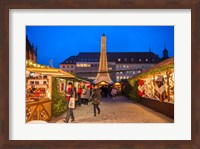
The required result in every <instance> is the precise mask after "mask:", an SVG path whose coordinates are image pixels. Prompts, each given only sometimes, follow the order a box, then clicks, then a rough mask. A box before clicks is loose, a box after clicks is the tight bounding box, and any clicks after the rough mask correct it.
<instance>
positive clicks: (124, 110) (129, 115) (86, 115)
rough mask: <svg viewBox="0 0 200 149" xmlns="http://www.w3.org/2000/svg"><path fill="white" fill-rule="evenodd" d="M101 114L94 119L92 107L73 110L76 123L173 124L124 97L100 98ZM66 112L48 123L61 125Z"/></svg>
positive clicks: (171, 120) (86, 106)
mask: <svg viewBox="0 0 200 149" xmlns="http://www.w3.org/2000/svg"><path fill="white" fill-rule="evenodd" d="M99 107H100V109H101V113H100V114H99V115H97V116H96V117H94V113H93V105H92V104H91V102H89V104H88V105H82V106H81V107H77V108H76V109H74V115H75V119H76V123H173V122H174V120H173V119H171V118H169V117H167V116H165V115H163V114H161V113H158V112H156V111H154V110H151V109H149V108H147V107H145V106H143V105H141V104H138V103H133V102H132V101H131V100H128V99H127V98H126V97H124V96H118V97H116V98H115V100H113V99H112V98H102V100H101V104H100V106H99ZM65 116H66V112H65V113H64V114H63V115H61V116H60V117H57V118H52V120H51V121H50V123H63V119H64V118H65Z"/></svg>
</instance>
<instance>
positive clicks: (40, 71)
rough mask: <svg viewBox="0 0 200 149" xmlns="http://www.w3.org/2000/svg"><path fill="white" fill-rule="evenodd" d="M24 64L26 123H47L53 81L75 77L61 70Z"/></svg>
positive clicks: (49, 114) (49, 115) (49, 113)
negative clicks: (35, 121) (36, 121)
mask: <svg viewBox="0 0 200 149" xmlns="http://www.w3.org/2000/svg"><path fill="white" fill-rule="evenodd" d="M26 64H27V65H26V122H29V121H32V120H43V121H49V120H50V119H51V116H52V114H51V107H52V82H53V79H54V78H57V77H61V78H75V76H74V75H72V74H70V73H68V72H65V71H63V70H61V69H56V68H50V67H47V66H44V65H39V64H36V63H32V62H31V64H30V63H29V62H27V63H26ZM33 90H34V91H33ZM29 91H30V92H29Z"/></svg>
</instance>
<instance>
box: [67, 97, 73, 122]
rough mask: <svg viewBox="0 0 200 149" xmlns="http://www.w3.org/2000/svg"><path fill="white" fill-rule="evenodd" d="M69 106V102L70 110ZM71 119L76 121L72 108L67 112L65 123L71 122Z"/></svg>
mask: <svg viewBox="0 0 200 149" xmlns="http://www.w3.org/2000/svg"><path fill="white" fill-rule="evenodd" d="M68 106H69V101H68V100H67V108H68ZM70 117H71V119H72V120H75V118H74V113H73V109H72V108H68V110H67V115H66V117H65V121H66V122H67V123H68V122H69V119H70Z"/></svg>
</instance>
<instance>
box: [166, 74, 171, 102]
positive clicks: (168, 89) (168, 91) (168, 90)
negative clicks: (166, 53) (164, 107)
mask: <svg viewBox="0 0 200 149" xmlns="http://www.w3.org/2000/svg"><path fill="white" fill-rule="evenodd" d="M170 74H171V73H170V71H169V70H167V71H166V75H167V86H168V88H167V93H168V102H169V101H170V84H169V76H170Z"/></svg>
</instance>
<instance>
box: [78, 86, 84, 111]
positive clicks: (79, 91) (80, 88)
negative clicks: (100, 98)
mask: <svg viewBox="0 0 200 149" xmlns="http://www.w3.org/2000/svg"><path fill="white" fill-rule="evenodd" d="M82 93H83V90H82V87H81V86H79V88H78V91H77V95H78V105H79V107H80V106H81V102H82V101H81V95H82Z"/></svg>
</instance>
